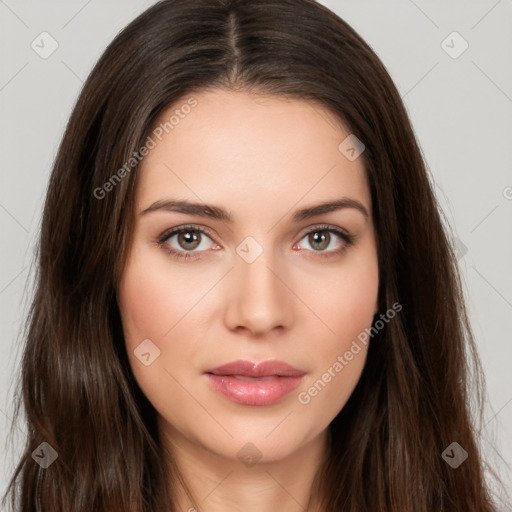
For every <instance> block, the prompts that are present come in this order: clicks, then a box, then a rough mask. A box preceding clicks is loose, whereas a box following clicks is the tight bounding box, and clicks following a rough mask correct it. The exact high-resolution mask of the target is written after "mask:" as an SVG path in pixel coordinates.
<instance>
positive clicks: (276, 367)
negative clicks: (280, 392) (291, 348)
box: [205, 360, 305, 378]
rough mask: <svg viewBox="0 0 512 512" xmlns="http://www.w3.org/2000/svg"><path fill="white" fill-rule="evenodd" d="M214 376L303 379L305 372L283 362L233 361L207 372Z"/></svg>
mask: <svg viewBox="0 0 512 512" xmlns="http://www.w3.org/2000/svg"><path fill="white" fill-rule="evenodd" d="M205 373H211V374H213V375H240V376H242V377H256V378H257V377H271V376H277V377H302V376H303V375H304V374H305V372H303V371H302V370H299V369H297V368H294V367H293V366H291V365H289V364H288V363H285V362H283V361H263V362H261V363H254V362H252V361H241V360H239V361H232V362H231V363H227V364H223V365H221V366H217V367H216V368H211V369H209V370H206V372H205Z"/></svg>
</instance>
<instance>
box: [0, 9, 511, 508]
mask: <svg viewBox="0 0 512 512" xmlns="http://www.w3.org/2000/svg"><path fill="white" fill-rule="evenodd" d="M152 3H154V2H153V1H143V0H123V1H121V0H110V1H100V0H89V1H87V0H66V1H64V0H62V1H56V0H53V1H50V0H45V1H35V0H33V1H27V0H5V1H2V0H0V22H1V31H0V55H1V61H0V62H1V66H0V107H1V113H2V114H1V115H2V117H1V119H2V122H1V128H0V129H1V132H0V139H1V143H2V145H1V148H2V173H1V177H0V180H1V181H0V226H1V231H0V237H1V249H2V254H1V265H0V311H1V313H0V314H1V321H0V326H1V343H0V443H1V449H2V453H4V452H5V456H4V457H0V492H2V493H3V491H4V489H5V486H6V483H7V478H8V476H9V475H10V473H11V471H12V468H13V467H14V461H15V459H16V457H17V455H18V453H19V449H20V445H19V442H20V440H21V438H22V437H23V432H24V426H23V425H22V424H19V425H17V428H16V429H15V438H14V441H15V442H14V443H13V445H7V441H8V440H7V433H8V427H9V425H10V422H9V418H10V417H12V402H11V398H12V394H13V391H14V389H15V388H16V386H17V383H16V381H15V380H14V372H15V371H16V369H17V365H18V362H19V357H20V351H19V346H20V336H19V330H20V326H21V323H22V319H23V317H24V315H25V313H26V308H27V304H28V300H29V298H30V291H31V279H32V276H33V274H32V270H31V268H32V267H31V258H32V248H33V245H34V241H35V237H36V235H37V230H38V227H39V222H40V214H41V207H42V201H43V199H44V193H45V189H46V185H47V181H48V176H49V171H50V168H51V164H52V161H53V158H54V156H55V152H56V150H57V147H58V143H59V140H60V137H61V136H62V132H63V130H64V127H65V123H66V120H67V118H68V116H69V114H70V111H71V108H72V106H73V104H74V102H75V100H76V98H77V95H78V93H79V91H80V88H81V86H82V83H83V81H84V79H85V78H86V76H87V74H88V73H89V71H90V70H91V68H92V66H93V64H94V63H95V61H96V60H97V59H98V57H99V56H100V54H101V53H102V52H103V50H104V49H105V47H106V45H107V44H108V43H109V42H110V41H111V40H112V39H113V37H114V36H115V35H116V34H117V32H118V31H119V30H120V29H121V28H123V27H124V26H125V25H126V24H127V23H128V22H129V21H131V20H132V19H133V18H134V17H135V16H136V15H137V14H138V13H139V12H141V11H143V10H144V9H145V8H146V7H148V6H149V5H151V4H152ZM322 3H324V4H325V5H327V6H328V7H330V8H331V9H333V10H334V11H335V12H337V13H338V14H339V15H340V16H341V17H342V18H344V19H345V20H346V21H347V22H348V23H350V24H351V25H352V26H353V27H354V28H355V29H356V30H357V31H358V32H359V33H360V34H361V35H362V36H363V38H364V39H365V40H366V41H367V42H368V43H369V44H370V45H371V46H372V47H373V49H374V50H375V51H376V53H377V54H378V55H379V57H380V58H381V59H382V61H383V62H384V64H385V65H386V67H387V69H388V71H389V72H390V74H391V76H392V77H393V79H394V81H395V83H396V84H397V86H398V89H399V90H400V92H401V94H402V97H403V99H404V101H405V104H406V107H407V109H408V112H409V115H410V117H411V120H412V122H413V125H414V128H415V131H416V134H417V136H418V139H419V142H420V144H421V147H422V150H423V153H424V156H425V159H426V161H427V163H428V165H429V167H430V169H431V171H432V174H433V177H434V181H435V186H436V193H437V195H438V197H439V201H440V204H441V206H442V208H443V210H444V211H445V213H446V215H447V217H448V220H449V222H450V224H451V226H452V228H453V233H454V236H455V237H456V239H457V241H456V244H457V246H458V248H459V263H460V266H461V270H462V273H463V278H464V282H465V286H466V291H467V300H468V306H469V311H470V317H471V321H472V325H473V328H474V332H475V336H476V340H477V344H478V349H479V354H480V357H481V359H482V362H483V366H484V371H485V376H486V380H487V386H488V402H487V405H486V413H485V422H484V423H485V427H484V428H483V429H482V431H481V432H480V433H479V439H480V442H481V447H482V450H483V452H484V454H485V456H486V457H487V459H488V460H489V464H490V465H491V466H492V467H493V468H494V469H495V470H496V471H498V472H499V473H500V475H501V477H502V479H503V481H504V483H505V485H506V486H507V488H508V489H511V488H512V471H511V463H512V385H511V384H512V377H511V373H512V370H511V368H510V365H511V362H512V337H511V332H512V329H511V326H512V272H510V267H511V262H512V229H511V228H512V222H511V219H512V138H511V135H512V65H511V63H512V58H511V57H512V55H511V53H512V0H499V1H496V0H478V1H476V0H473V1H468V0H464V1H455V0H450V1H446V0H443V1H441V0H438V1H430V0H414V1H413V0H386V1H382V0H381V1H370V0H364V1H363V0H358V1H356V0H352V1H348V0H330V1H327V0H326V1H324V2H322ZM45 31H46V32H48V33H49V34H50V35H51V37H52V38H53V39H54V40H55V41H56V42H57V44H58V48H57V49H56V51H55V52H54V53H53V54H52V55H50V56H49V57H48V58H46V59H43V58H41V56H40V55H39V54H38V53H36V51H35V50H34V49H32V47H31V44H32V42H33V41H35V42H34V45H36V44H37V45H39V47H38V51H39V52H42V51H43V50H44V51H47V50H49V49H50V48H51V44H52V41H51V39H50V38H49V36H40V34H41V33H42V32H45ZM454 31H456V32H458V33H459V34H460V36H461V37H459V36H457V35H455V36H454V35H450V34H452V33H453V32H454ZM448 36H449V37H448ZM42 38H46V39H44V42H41V39H42ZM443 41H445V43H443ZM464 41H466V42H467V44H468V45H469V46H468V48H467V49H466V50H465V51H464V52H463V53H461V54H460V55H458V54H459V53H460V52H461V50H463V49H464V46H465V43H464ZM43 44H44V49H43V48H42V47H43ZM449 53H451V55H450V54H449ZM454 57H456V58H454ZM509 507H510V505H509ZM506 509H507V510H512V508H506ZM504 510H505V506H504Z"/></svg>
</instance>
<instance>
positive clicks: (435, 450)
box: [10, 0, 495, 512]
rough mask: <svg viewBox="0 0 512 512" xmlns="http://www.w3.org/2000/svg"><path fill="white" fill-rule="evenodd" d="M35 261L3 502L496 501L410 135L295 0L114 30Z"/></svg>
mask: <svg viewBox="0 0 512 512" xmlns="http://www.w3.org/2000/svg"><path fill="white" fill-rule="evenodd" d="M38 265H39V267H38V268H39V273H38V282H37V290H36V293H35V297H34V301H33V306H32V309H31V315H30V318H29V324H28V326H29V329H28V336H27V341H26V347H25V352H24V358H23V364H22V394H21V396H20V402H19V406H20V407H21V406H23V407H24V409H25V411H26V413H27V423H28V431H29V436H28V439H27V445H26V449H25V453H24V455H23V458H22V460H21V461H20V463H19V465H18V467H17V468H16V471H15V474H14V475H13V479H12V481H11V486H10V491H11V498H12V499H11V504H12V506H13V508H15V509H16V510H20V511H29V510H42V511H49V510H51V511H57V510H62V511H66V512H75V511H82V510H95V511H107V510H108V511H114V510H115V511H120V510H126V511H130V512H139V511H140V512H142V511H148V512H149V511H156V510H159V511H160V510H161V511H163V510H169V511H171V510H172V511H175V510H176V511H177V510H189V511H193V510H198V511H199V510H200V511H203V510H204V511H207V512H211V511H217V510H245V511H252V510H256V509H257V510H259V511H262V510H263V511H271V510H287V511H296V510H297V511H298V510H309V511H313V510H315V511H322V512H326V511H329V512H330V511H344V512H349V511H350V512H356V511H357V512H361V511H372V512H373V511H376V510H379V511H415V512H427V511H432V510H443V511H461V510H464V511H475V512H476V511H478V512H487V511H491V510H493V509H494V507H495V505H494V503H493V499H492V497H491V495H490V492H489V490H488V488H487V486H486V483H485V481H484V464H483V461H482V460H481V458H480V455H479V448H478V444H477V441H478V440H477V439H476V438H475V434H474V426H473V424H472V420H473V418H472V417H471V411H470V409H469V400H470V395H469V385H470V378H474V379H476V380H475V382H476V385H477V386H476V389H477V391H478V392H479V394H478V399H479V405H480V407H481V394H480V393H481V391H482V390H483V380H482V377H481V374H480V366H479V360H478V357H477V354H476V352H475V346H474V342H473V340H472V337H471V332H470V329H469V326H468V321H467V318H466V313H465V309H464V304H463V300H462V294H461V291H460V284H459V278H458V274H457V270H456V266H455V262H454V255H453V253H452V251H451V249H450V246H449V242H448V237H447V235H446V233H445V229H444V228H443V224H442V221H441V218H440V214H439V210H438V206H437V204H436V202H435V199H434V196H433V193H432V190H431V186H430V183H429V177H428V173H427V171H426V168H425V164H424V162H423V160H422V157H421V154H420V150H419V147H418V145H417V143H416V141H415V137H414V134H413V131H412V128H411V125H410V122H409V120H408V117H407V115H406V112H405V109H404V106H403V104H402V102H401V99H400V95H399V94H398V92H397V90H396V88H395V86H394V84H393V82H392V80H391V78H390V77H389V75H388V73H387V72H386V70H385V68H384V66H383V65H382V63H381V62H380V61H379V60H378V58H377V57H376V55H375V54H374V52H373V51H372V50H371V49H370V48H369V47H368V45H367V44H366V43H365V42H364V41H362V40H361V38H360V37H359V36H358V35H357V34H356V33H355V32H354V31H353V29H351V28H350V27H349V26H348V25H347V24H346V23H345V22H344V21H342V20H341V19H339V18H338V17H337V16H335V15H334V14H333V13H332V12H330V11H329V10H328V9H326V8H325V7H322V6H320V5H319V4H317V3H315V2H314V1H312V0H293V1H291V0H263V1H260V2H249V1H247V0H231V1H229V0H192V1H190V0H187V1H185V0H164V1H162V2H159V3H157V4H156V5H154V6H153V7H151V8H150V9H148V10H147V11H146V12H145V13H143V14H142V15H141V16H139V17H138V18H137V19H136V20H135V21H133V22H132V23H131V24H130V25H129V26H128V27H127V28H126V29H124V30H123V31H122V32H121V33H120V34H119V35H118V36H117V37H116V38H115V40H114V41H113V42H112V44H111V45H110V46H109V47H108V48H107V50H106V51H105V53H104V55H103V56H102V57H101V59H100V61H99V62H98V64H97V65H96V67H95V68H94V70H93V71H92V73H91V74H90V76H89V78H88V80H87V82H86V84H85V86H84V88H83V90H82V92H81V95H80V97H79V99H78V102H77V105H76V107H75V109H74V111H73V113H72V116H71V119H70V121H69V124H68V126H67V128H66V132H65V134H64V138H63V141H62V144H61V147H60V150H59V153H58V156H57V159H56V162H55V165H54V169H53V172H52V176H51V181H50V184H49V189H48V193H47V198H46V203H45V209H44V214H43V222H42V230H41V238H40V246H39V262H38ZM471 368H473V369H474V375H470V373H469V370H470V369H471ZM477 412H481V409H479V410H478V411H477ZM16 491H18V492H17V493H16ZM16 499H17V501H16Z"/></svg>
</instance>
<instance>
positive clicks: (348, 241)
mask: <svg viewBox="0 0 512 512" xmlns="http://www.w3.org/2000/svg"><path fill="white" fill-rule="evenodd" d="M187 230H189V231H197V232H199V233H201V235H206V236H207V237H208V238H210V239H213V237H212V235H211V234H210V233H209V232H208V231H206V230H205V229H204V228H201V227H199V226H195V225H193V224H189V225H185V226H179V227H177V228H173V229H171V230H168V231H165V232H164V233H162V235H160V237H159V239H158V241H157V244H158V246H159V247H161V248H162V249H163V250H165V251H166V252H167V253H169V254H170V255H171V256H172V257H173V258H176V259H178V260H189V259H191V258H192V259H199V258H201V256H196V255H195V254H194V253H201V252H205V251H177V250H176V249H173V248H172V247H170V246H169V244H168V243H167V242H168V241H169V238H171V237H172V236H174V235H176V234H179V233H181V232H183V231H187ZM316 232H328V233H334V234H335V235H337V236H338V237H339V238H341V239H342V240H343V242H344V243H343V245H342V246H341V247H340V248H339V249H334V250H331V251H327V252H325V251H309V252H315V253H317V255H316V257H319V258H332V257H335V256H339V255H341V254H342V253H344V252H345V251H346V250H347V249H348V248H349V247H350V246H351V245H353V244H354V241H355V236H354V235H350V234H349V233H346V232H345V231H342V230H340V229H338V228H334V227H332V226H329V225H326V224H322V225H318V226H314V227H313V228H311V229H310V230H309V231H307V232H306V233H304V234H303V235H302V237H301V238H300V240H302V239H303V238H304V237H306V236H308V235H310V234H311V233H316ZM213 241H214V240H213ZM215 243H216V242H215Z"/></svg>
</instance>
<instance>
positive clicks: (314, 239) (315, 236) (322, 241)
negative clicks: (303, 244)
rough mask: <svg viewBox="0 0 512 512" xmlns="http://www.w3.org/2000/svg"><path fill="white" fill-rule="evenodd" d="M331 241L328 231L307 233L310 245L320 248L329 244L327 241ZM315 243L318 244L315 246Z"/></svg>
mask: <svg viewBox="0 0 512 512" xmlns="http://www.w3.org/2000/svg"><path fill="white" fill-rule="evenodd" d="M330 241H331V235H330V234H329V232H328V231H314V232H312V233H310V234H309V243H310V244H311V247H313V248H316V249H319V250H322V249H325V248H326V247H328V246H329V242H330ZM315 244H319V246H316V247H315Z"/></svg>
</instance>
